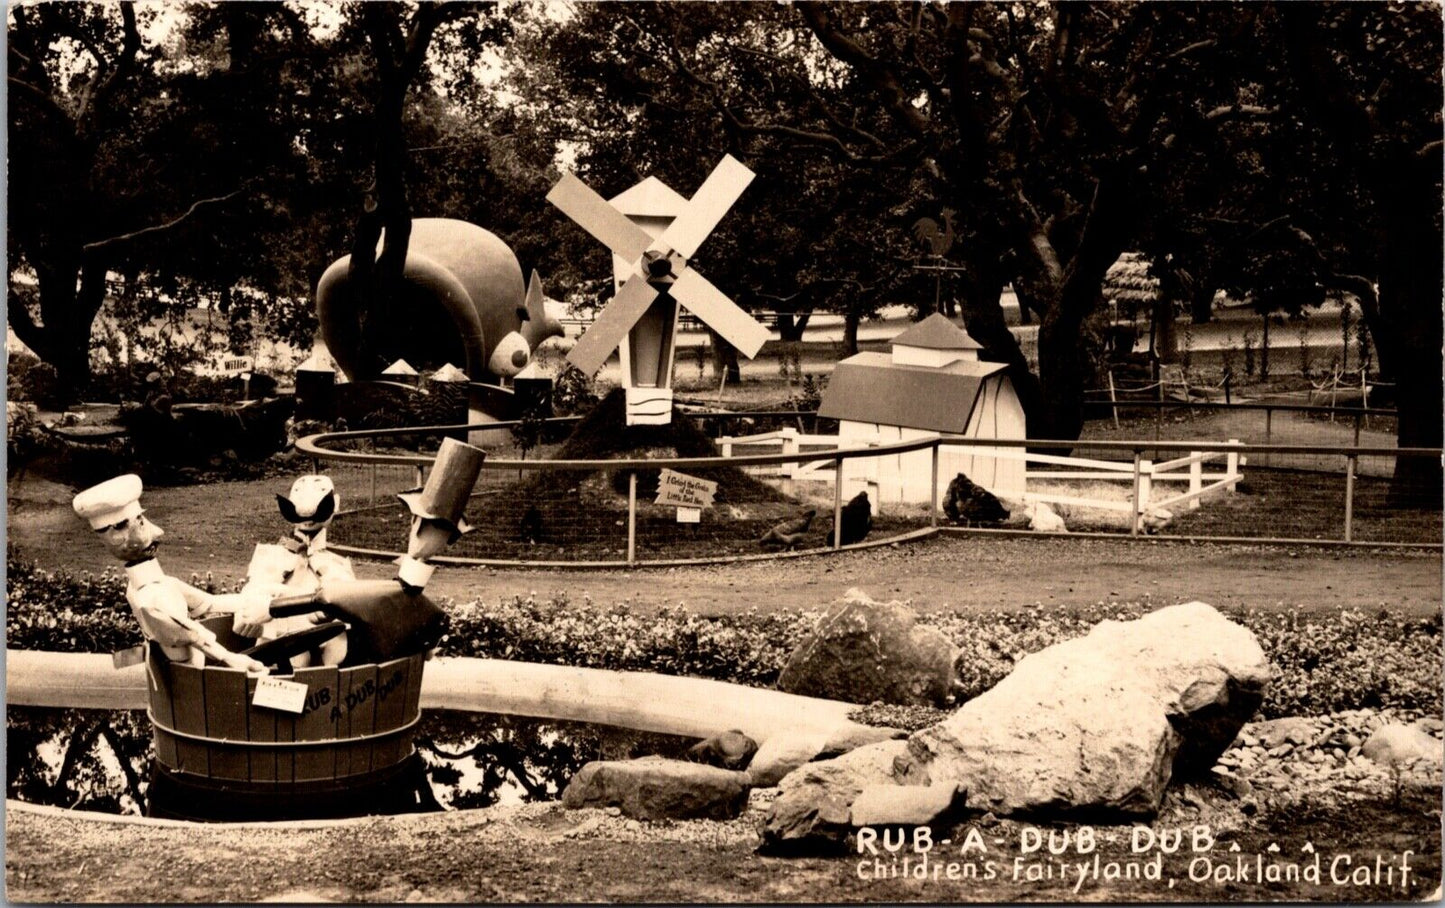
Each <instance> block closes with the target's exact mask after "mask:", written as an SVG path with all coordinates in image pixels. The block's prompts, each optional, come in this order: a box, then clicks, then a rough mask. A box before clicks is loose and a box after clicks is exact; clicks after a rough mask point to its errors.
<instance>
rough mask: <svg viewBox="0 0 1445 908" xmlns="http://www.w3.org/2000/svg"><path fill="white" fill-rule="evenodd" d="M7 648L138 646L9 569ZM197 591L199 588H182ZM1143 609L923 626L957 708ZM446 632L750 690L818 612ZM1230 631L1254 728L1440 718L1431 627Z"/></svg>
mask: <svg viewBox="0 0 1445 908" xmlns="http://www.w3.org/2000/svg"><path fill="white" fill-rule="evenodd" d="M6 565H7V569H8V573H9V589H8V608H7V618H6V629H5V632H6V638H5V639H6V646H8V647H10V648H14V649H33V650H55V651H63V652H102V653H103V652H112V651H114V650H118V649H123V648H125V647H128V646H133V645H134V644H135V643H137V642H139V641H140V633H139V630H138V629H137V628H136V625H135V622H134V619H133V618H132V617H131V615H130V609H129V607H128V606H127V605H126V603H125V594H124V587H125V580H124V577H123V576H121V575H120V574H117V573H114V572H110V571H107V572H105V573H103V574H100V575H99V576H95V575H90V574H81V575H79V576H71V575H69V574H66V573H64V572H54V571H46V570H42V569H40V568H38V567H36V566H35V565H34V564H32V563H29V562H27V561H24V560H21V559H19V558H16V557H14V556H13V554H12V555H9V556H7V559H6ZM192 579H193V582H197V583H199V584H200V585H202V586H207V585H209V586H211V587H213V588H214V586H215V584H214V582H213V581H211V580H210V579H209V578H192ZM1150 610H1151V607H1150V606H1146V605H1144V604H1143V603H1126V604H1119V603H1096V604H1093V605H1087V606H1082V607H1073V608H1067V609H1060V610H1057V611H1052V612H1050V611H1045V610H1043V609H1041V608H1026V609H1022V610H1018V611H1010V612H1003V613H999V614H977V613H961V612H946V613H931V614H925V615H923V616H921V618H920V623H923V624H929V625H932V626H934V627H937V628H938V629H939V630H940V631H942V632H943V633H944V634H945V635H946V636H948V637H949V638H950V639H951V640H953V641H954V642H955V643H956V644H957V645H958V646H959V647H960V649H961V656H960V658H959V659H958V667H959V684H960V688H959V690H960V697H961V699H967V698H969V697H973V696H977V695H978V694H980V693H982V692H983V691H985V690H987V689H988V688H989V687H991V686H992V685H994V684H995V683H997V682H998V681H999V680H1000V679H1001V678H1003V677H1004V676H1005V675H1007V674H1008V673H1009V671H1011V670H1012V668H1013V665H1014V663H1016V662H1017V661H1018V660H1019V659H1021V658H1023V657H1024V656H1025V655H1028V654H1029V653H1032V652H1036V651H1038V650H1040V649H1043V648H1044V647H1046V646H1049V645H1050V644H1053V643H1057V642H1060V641H1062V640H1067V639H1070V638H1073V637H1077V636H1081V635H1083V634H1085V633H1087V632H1088V630H1089V629H1090V628H1091V627H1093V626H1094V625H1095V624H1097V623H1098V622H1099V621H1102V620H1105V619H1119V620H1125V619H1130V618H1137V617H1138V616H1140V615H1142V614H1144V613H1145V612H1147V611H1150ZM449 612H450V614H451V617H452V624H451V629H450V631H449V632H448V634H447V635H446V636H445V637H443V638H442V641H441V644H440V646H439V652H440V654H442V655H451V656H478V657H485V658H494V659H516V660H521V661H527V662H541V663H551V664H563V665H575V666H583V667H590V668H606V669H617V670H627V671H651V672H660V673H663V674H671V675H692V676H698V677H705V678H714V679H718V680H723V681H732V682H737V683H741V684H749V685H754V686H769V685H772V684H773V683H775V682H776V681H777V677H778V674H779V672H780V671H781V670H782V667H783V663H784V662H785V661H786V660H787V657H788V654H789V653H790V652H791V650H792V648H793V647H794V646H795V645H796V644H797V643H798V641H800V640H801V639H802V638H803V637H804V635H805V634H807V633H808V631H809V630H810V629H811V628H812V627H813V625H814V624H815V623H816V621H817V619H818V618H819V617H821V615H822V613H821V612H818V611H797V610H770V611H768V612H766V613H764V612H761V611H759V610H757V609H756V608H754V609H750V610H748V611H746V612H742V613H739V614H732V615H719V616H702V615H697V614H694V613H692V612H689V611H688V610H686V609H685V608H683V607H682V606H675V607H664V608H662V609H660V610H658V611H651V610H649V611H648V612H647V613H645V614H643V613H637V612H634V611H632V610H631V609H630V608H629V607H627V606H622V605H618V606H610V607H609V606H600V605H597V604H594V603H593V602H591V601H590V599H589V600H584V601H583V602H581V603H577V602H571V601H569V600H568V599H567V598H566V597H565V596H556V597H553V598H548V599H543V600H538V599H536V598H535V597H534V596H528V597H515V598H511V599H507V600H503V601H501V602H498V603H483V602H480V601H474V602H469V603H465V604H460V605H451V606H449ZM1230 617H1232V618H1233V619H1234V620H1236V621H1239V622H1240V623H1241V624H1243V625H1245V626H1246V627H1248V628H1250V629H1251V630H1252V631H1254V633H1255V634H1256V635H1257V636H1258V637H1259V641H1260V644H1261V645H1262V646H1263V647H1264V650H1265V653H1266V654H1267V655H1268V656H1269V658H1270V661H1271V662H1272V663H1273V664H1274V665H1275V667H1276V668H1277V669H1278V670H1279V674H1278V677H1277V678H1276V679H1275V681H1274V683H1273V684H1272V685H1271V687H1270V691H1269V694H1268V696H1267V698H1266V699H1265V702H1264V705H1263V707H1262V713H1263V716H1264V717H1265V718H1275V717H1279V716H1292V715H1320V714H1324V713H1330V712H1338V711H1342V710H1347V709H1359V708H1379V707H1386V706H1391V707H1396V708H1401V709H1417V710H1423V711H1426V712H1432V713H1438V712H1440V710H1441V674H1440V673H1441V665H1442V659H1445V657H1442V650H1441V626H1440V621H1439V619H1438V618H1429V619H1424V618H1409V617H1403V616H1400V615H1395V614H1392V613H1390V612H1388V611H1386V610H1383V609H1382V610H1380V611H1378V612H1377V613H1374V614H1366V613H1364V612H1361V611H1353V610H1344V611H1340V612H1336V613H1331V614H1328V615H1309V614H1305V613H1302V612H1301V610H1299V609H1290V610H1287V611H1279V610H1275V611H1257V610H1242V611H1239V610H1236V611H1231V612H1230Z"/></svg>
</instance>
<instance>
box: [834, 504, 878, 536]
mask: <svg viewBox="0 0 1445 908" xmlns="http://www.w3.org/2000/svg"><path fill="white" fill-rule="evenodd" d="M839 525H840V526H841V527H842V532H841V534H840V540H839V542H840V543H841V544H842V545H851V544H853V543H855V542H862V541H863V540H864V539H866V538H868V531H869V530H871V529H873V505H871V504H870V503H869V502H868V493H867V492H859V493H858V494H857V495H854V496H853V498H852V499H851V500H850V501H849V502H848V503H847V504H845V505H843V514H842V517H841V519H840V520H839Z"/></svg>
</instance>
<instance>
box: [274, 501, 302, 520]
mask: <svg viewBox="0 0 1445 908" xmlns="http://www.w3.org/2000/svg"><path fill="white" fill-rule="evenodd" d="M276 507H277V508H279V509H280V510H281V516H282V517H284V518H286V522H287V523H301V522H302V521H304V520H305V519H306V518H305V517H302V516H301V515H300V514H298V513H296V505H294V504H292V503H291V499H289V498H287V497H286V496H285V495H281V494H277V496H276Z"/></svg>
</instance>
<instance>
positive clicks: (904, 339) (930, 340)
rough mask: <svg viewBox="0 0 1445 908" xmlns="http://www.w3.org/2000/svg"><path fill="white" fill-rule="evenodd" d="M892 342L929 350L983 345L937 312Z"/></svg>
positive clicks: (969, 348) (968, 347)
mask: <svg viewBox="0 0 1445 908" xmlns="http://www.w3.org/2000/svg"><path fill="white" fill-rule="evenodd" d="M892 344H893V345H894V346H895V347H897V346H902V347H924V348H926V349H929V350H982V349H983V345H982V344H980V343H979V342H978V341H976V340H974V339H973V338H971V337H969V336H968V332H967V331H965V330H963V329H962V328H960V327H958V326H957V325H955V324H954V323H953V322H951V321H949V320H948V318H947V317H945V316H943V315H941V314H939V313H937V312H935V313H933V314H932V315H930V316H929V317H928V318H925V319H924V320H923V321H921V322H919V323H918V324H916V325H914V326H912V327H911V328H909V329H908V330H907V331H904V332H903V333H902V334H900V335H898V336H897V337H895V338H893V340H892Z"/></svg>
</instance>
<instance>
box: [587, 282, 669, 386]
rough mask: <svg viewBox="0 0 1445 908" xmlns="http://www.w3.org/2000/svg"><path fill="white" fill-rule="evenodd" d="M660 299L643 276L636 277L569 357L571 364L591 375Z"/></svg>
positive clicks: (600, 316) (606, 309)
mask: <svg viewBox="0 0 1445 908" xmlns="http://www.w3.org/2000/svg"><path fill="white" fill-rule="evenodd" d="M655 299H657V291H656V290H655V289H653V287H652V285H651V284H649V283H647V280H646V279H645V278H644V277H643V276H642V275H641V274H634V275H632V277H630V278H628V279H627V282H626V283H625V284H623V285H622V289H620V290H618V291H617V295H616V296H614V297H612V299H611V301H609V302H608V303H607V305H606V306H605V307H604V308H603V309H602V313H601V314H600V315H598V316H597V320H596V321H595V322H593V323H592V326H591V327H590V328H588V329H587V332H586V333H585V334H583V335H582V337H581V338H579V339H578V340H577V346H575V347H573V348H572V352H571V353H568V354H567V362H569V363H571V364H572V365H574V366H576V367H577V368H578V369H581V370H582V372H583V373H584V374H586V375H588V376H591V375H593V374H595V373H596V372H597V370H598V369H601V368H602V364H603V363H605V362H607V357H609V356H611V355H612V351H613V350H616V349H617V345H618V344H620V343H622V339H623V338H624V337H626V336H627V332H628V331H631V330H632V326H633V325H635V324H637V320H638V319H640V318H642V314H643V313H644V312H646V311H647V307H649V306H651V305H652V301H653V300H655Z"/></svg>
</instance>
